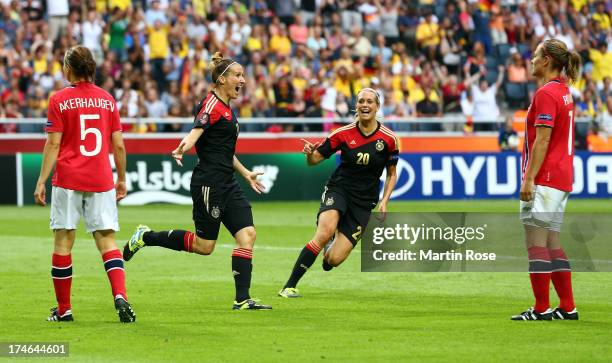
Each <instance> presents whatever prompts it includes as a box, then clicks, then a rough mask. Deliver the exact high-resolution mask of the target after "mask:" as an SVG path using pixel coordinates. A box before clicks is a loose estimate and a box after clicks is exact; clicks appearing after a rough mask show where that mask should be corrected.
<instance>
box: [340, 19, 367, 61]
mask: <svg viewBox="0 0 612 363" xmlns="http://www.w3.org/2000/svg"><path fill="white" fill-rule="evenodd" d="M346 45H347V46H348V47H349V48H351V50H352V54H353V55H354V56H357V57H364V58H365V57H368V56H370V55H371V54H372V43H371V42H370V40H369V39H368V38H366V37H365V36H364V35H363V34H362V32H361V28H360V27H358V26H355V27H353V29H352V30H351V36H350V37H348V39H347V41H346Z"/></svg>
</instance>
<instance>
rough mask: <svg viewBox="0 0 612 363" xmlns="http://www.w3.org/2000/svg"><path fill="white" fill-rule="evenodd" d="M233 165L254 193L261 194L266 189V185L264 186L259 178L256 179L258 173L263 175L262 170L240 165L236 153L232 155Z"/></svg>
mask: <svg viewBox="0 0 612 363" xmlns="http://www.w3.org/2000/svg"><path fill="white" fill-rule="evenodd" d="M233 165H234V170H236V171H237V172H238V173H240V175H242V177H243V178H244V180H246V181H247V183H249V185H250V186H251V189H253V190H254V191H255V193H257V194H261V193H262V192H263V191H264V190H266V187H264V185H263V184H262V183H261V182H260V181H259V180H257V177H258V176H260V175H263V172H261V171H250V170H249V169H247V168H246V167H245V166H244V165H242V163H241V162H240V160H238V158H237V157H236V155H234V164H233Z"/></svg>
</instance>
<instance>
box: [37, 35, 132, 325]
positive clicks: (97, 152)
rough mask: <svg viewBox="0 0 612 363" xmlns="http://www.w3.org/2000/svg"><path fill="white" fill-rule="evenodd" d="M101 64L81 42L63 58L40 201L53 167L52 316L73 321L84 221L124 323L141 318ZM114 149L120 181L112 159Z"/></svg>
mask: <svg viewBox="0 0 612 363" xmlns="http://www.w3.org/2000/svg"><path fill="white" fill-rule="evenodd" d="M95 73H96V62H95V61H94V59H93V56H92V54H91V52H90V51H89V49H87V48H85V47H83V46H75V47H73V48H71V49H69V50H68V51H67V52H66V55H65V56H64V75H65V76H66V79H67V80H68V81H69V82H70V83H71V85H70V86H69V87H66V88H64V89H63V90H61V91H59V92H57V93H56V94H54V95H53V96H51V98H50V99H49V108H48V116H47V118H48V122H47V127H46V131H47V142H46V143H45V148H44V151H43V162H42V166H41V170H40V176H39V178H38V182H37V183H36V191H35V192H34V198H35V201H36V203H37V204H40V205H42V206H44V205H46V190H45V183H46V181H47V179H48V178H49V175H50V174H51V170H52V169H53V166H54V165H55V173H54V174H53V190H52V193H51V229H53V233H54V235H55V247H54V252H53V258H52V269H51V276H52V277H53V286H54V287H55V296H56V298H57V303H58V306H57V307H56V308H53V309H51V316H49V318H48V320H49V321H72V320H73V316H72V308H71V304H70V288H71V285H72V257H71V251H72V246H73V245H74V239H75V236H76V233H75V230H76V228H77V226H78V224H79V219H80V218H81V217H83V219H84V220H85V227H86V229H87V232H88V233H93V237H94V239H95V241H96V246H97V247H98V250H99V251H100V254H101V255H102V260H103V261H104V267H105V269H106V273H107V275H108V279H109V280H110V283H111V288H112V292H113V297H114V299H115V308H116V310H117V313H118V314H119V319H120V321H122V322H124V323H129V322H133V321H135V320H136V315H135V314H134V311H133V310H132V307H131V306H130V304H129V303H128V302H127V295H126V292H125V272H124V269H123V257H122V256H121V252H120V251H119V250H118V249H117V245H116V244H115V231H118V230H119V222H118V217H117V200H120V199H121V198H123V197H125V195H126V186H125V147H124V145H123V137H122V135H121V123H120V120H119V111H118V110H117V105H116V104H115V99H114V98H113V97H112V96H111V95H109V94H108V93H107V92H106V91H104V90H103V89H101V88H99V87H97V86H96V85H94V84H93V83H92V82H93V79H94V75H95ZM111 150H112V152H113V156H114V159H115V165H116V168H117V175H118V179H117V182H116V183H115V182H113V172H112V169H111V165H110V161H109V158H108V154H109V151H111Z"/></svg>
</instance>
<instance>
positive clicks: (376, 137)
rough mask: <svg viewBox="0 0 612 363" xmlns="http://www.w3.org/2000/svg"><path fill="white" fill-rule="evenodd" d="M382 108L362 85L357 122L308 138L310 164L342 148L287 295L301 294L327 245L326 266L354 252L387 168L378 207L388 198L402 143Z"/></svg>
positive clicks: (283, 293) (284, 294)
mask: <svg viewBox="0 0 612 363" xmlns="http://www.w3.org/2000/svg"><path fill="white" fill-rule="evenodd" d="M379 108H380V98H379V97H378V93H377V92H376V91H375V90H373V89H371V88H364V89H362V90H361V91H360V92H359V93H358V94H357V121H356V122H353V123H351V124H350V125H347V126H344V127H341V128H339V129H338V130H336V131H334V132H332V133H331V134H330V135H329V137H328V138H327V139H325V141H324V142H323V143H322V144H321V145H319V144H318V143H315V144H312V143H310V142H308V141H306V140H303V142H304V148H303V150H302V151H303V153H304V154H305V155H306V161H307V162H308V164H309V165H316V164H319V163H320V162H322V161H323V160H324V159H327V158H329V157H330V156H332V155H333V154H335V153H336V152H337V151H338V150H340V159H341V163H340V166H338V168H337V169H336V170H335V171H334V173H333V174H332V176H331V178H330V179H329V181H328V183H327V185H326V186H325V189H324V192H323V195H322V196H321V206H320V208H319V214H318V222H317V231H316V233H315V235H314V237H313V238H312V240H311V241H310V242H308V243H307V244H306V246H305V247H304V248H303V249H302V252H300V255H299V256H298V259H297V261H296V262H295V266H294V267H293V271H292V272H291V276H290V277H289V280H288V281H287V283H286V284H285V286H284V287H283V289H282V290H281V291H280V292H279V293H278V294H279V296H281V297H285V298H294V297H299V296H300V294H299V291H298V290H297V288H296V286H297V283H298V281H299V280H300V279H301V278H302V276H303V275H304V274H305V273H306V270H308V268H310V266H312V264H313V263H314V261H315V260H316V258H317V255H318V254H319V252H320V251H321V249H323V247H324V246H326V244H327V243H328V241H330V239H332V238H334V237H335V239H334V241H333V243H332V244H331V245H330V246H328V247H329V248H326V251H325V253H324V257H323V269H324V270H326V271H328V270H331V269H332V268H333V267H335V266H338V265H340V264H341V263H342V262H343V261H344V260H345V259H346V258H347V257H348V255H349V254H350V253H351V251H352V250H353V248H354V247H355V245H356V244H357V242H358V241H359V239H360V238H361V234H362V233H363V230H364V229H365V227H366V226H367V224H368V220H369V218H370V213H371V211H372V209H373V208H374V207H376V203H377V202H378V194H379V179H380V176H381V175H382V172H383V170H384V169H385V168H386V169H387V177H386V180H385V186H384V192H383V198H382V199H381V200H380V204H379V211H380V212H383V213H385V212H386V211H387V203H388V202H389V198H390V197H391V192H392V191H393V188H394V187H395V182H396V171H395V169H396V165H397V160H398V154H399V145H398V141H397V138H396V137H395V136H394V134H393V132H392V131H391V130H389V129H388V128H386V127H385V126H383V125H382V124H381V123H380V122H378V121H377V120H376V111H378V109H379Z"/></svg>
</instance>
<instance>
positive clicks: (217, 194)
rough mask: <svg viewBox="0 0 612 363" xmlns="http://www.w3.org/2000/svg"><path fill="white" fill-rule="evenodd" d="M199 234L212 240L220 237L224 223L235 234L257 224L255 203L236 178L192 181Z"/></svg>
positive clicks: (195, 216) (194, 213) (192, 193)
mask: <svg viewBox="0 0 612 363" xmlns="http://www.w3.org/2000/svg"><path fill="white" fill-rule="evenodd" d="M191 198H192V199H193V222H194V224H195V229H196V235H197V236H198V237H200V238H204V239H208V240H216V239H217V237H219V228H220V226H221V223H223V225H224V226H225V228H227V230H228V231H229V232H230V233H231V234H232V236H233V235H235V234H236V232H238V231H240V230H241V229H243V228H245V227H251V226H253V213H252V212H251V204H250V203H249V201H248V200H247V199H246V196H245V195H244V192H243V191H242V188H240V185H239V184H238V182H237V181H236V180H235V179H234V180H232V182H230V183H229V184H227V185H221V186H219V185H214V186H208V185H191Z"/></svg>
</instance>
